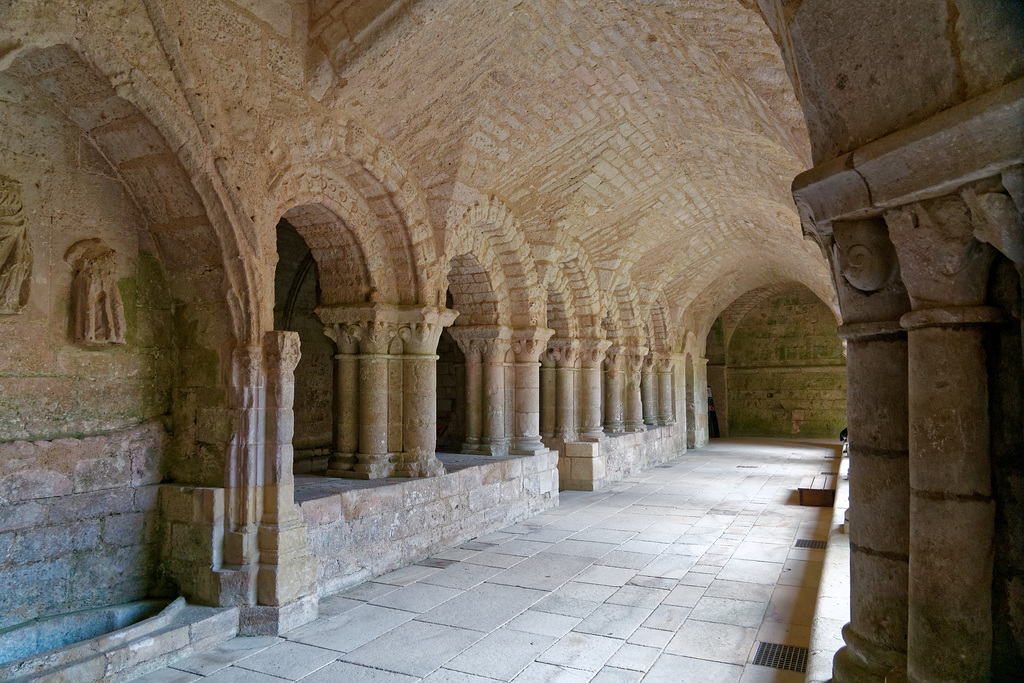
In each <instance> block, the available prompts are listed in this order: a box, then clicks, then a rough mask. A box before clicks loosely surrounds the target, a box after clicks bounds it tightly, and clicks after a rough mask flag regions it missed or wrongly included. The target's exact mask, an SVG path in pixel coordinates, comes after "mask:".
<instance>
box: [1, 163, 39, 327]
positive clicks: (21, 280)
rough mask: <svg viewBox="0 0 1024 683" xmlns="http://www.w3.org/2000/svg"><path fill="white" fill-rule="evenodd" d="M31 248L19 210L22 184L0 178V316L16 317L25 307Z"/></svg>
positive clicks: (23, 218)
mask: <svg viewBox="0 0 1024 683" xmlns="http://www.w3.org/2000/svg"><path fill="white" fill-rule="evenodd" d="M31 275H32V246H31V245H30V244H29V241H28V228H27V227H26V225H25V214H24V212H23V210H22V206H21V184H20V183H19V182H18V181H16V180H14V179H12V178H8V177H6V176H2V175H0V315H15V314H18V313H21V309H23V308H24V307H25V305H26V304H27V303H28V295H29V286H30V284H31V280H32V278H31Z"/></svg>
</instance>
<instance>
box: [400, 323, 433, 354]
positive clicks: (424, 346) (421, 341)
mask: <svg viewBox="0 0 1024 683" xmlns="http://www.w3.org/2000/svg"><path fill="white" fill-rule="evenodd" d="M442 330H444V327H442V326H441V325H439V324H437V323H430V322H419V323H406V324H405V325H400V326H399V327H398V329H397V333H398V336H399V338H401V340H402V342H403V344H404V350H405V353H406V354H410V355H416V356H430V355H433V354H434V353H435V352H436V351H437V342H438V340H439V339H440V338H441V331H442Z"/></svg>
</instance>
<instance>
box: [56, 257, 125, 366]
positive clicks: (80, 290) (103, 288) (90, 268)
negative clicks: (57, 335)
mask: <svg viewBox="0 0 1024 683" xmlns="http://www.w3.org/2000/svg"><path fill="white" fill-rule="evenodd" d="M64 260H65V261H67V262H68V265H70V266H71V267H72V268H73V269H74V270H75V279H74V281H73V282H72V284H71V299H72V303H71V306H72V309H71V310H72V319H73V324H74V338H75V343H77V344H81V345H83V346H103V345H106V344H124V343H125V328H126V325H125V319H124V303H123V302H122V301H121V292H120V291H118V289H117V281H116V280H115V279H114V268H115V266H116V263H117V252H116V251H114V250H113V249H111V248H110V247H108V246H107V245H106V244H104V243H103V241H102V240H98V239H88V240H81V241H80V242H75V243H74V244H73V245H71V248H70V249H68V251H67V253H66V254H64Z"/></svg>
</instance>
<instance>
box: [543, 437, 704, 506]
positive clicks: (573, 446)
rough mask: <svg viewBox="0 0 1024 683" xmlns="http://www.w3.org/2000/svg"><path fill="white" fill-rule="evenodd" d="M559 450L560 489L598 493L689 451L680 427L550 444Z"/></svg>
mask: <svg viewBox="0 0 1024 683" xmlns="http://www.w3.org/2000/svg"><path fill="white" fill-rule="evenodd" d="M549 445H552V446H557V447H558V450H559V460H558V475H559V485H560V488H561V489H562V490H563V491H564V490H571V491H597V490H599V489H601V488H603V487H605V486H607V485H608V484H611V483H613V482H616V481H619V480H621V479H625V478H626V477H628V476H631V475H632V474H635V473H636V472H641V471H643V470H645V469H647V468H649V467H653V466H655V465H658V464H660V463H663V462H665V461H667V460H671V459H672V458H674V457H676V456H678V455H681V454H683V453H685V452H686V429H685V428H684V427H682V426H680V425H673V426H671V427H654V428H652V429H647V430H646V431H643V432H626V433H624V434H613V435H607V436H605V437H604V438H602V439H601V440H600V441H579V442H570V443H561V442H559V443H557V444H554V443H553V444H549Z"/></svg>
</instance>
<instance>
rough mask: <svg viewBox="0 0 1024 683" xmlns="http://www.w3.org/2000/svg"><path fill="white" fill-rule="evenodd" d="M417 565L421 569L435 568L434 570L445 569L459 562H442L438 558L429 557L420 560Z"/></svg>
mask: <svg viewBox="0 0 1024 683" xmlns="http://www.w3.org/2000/svg"><path fill="white" fill-rule="evenodd" d="M416 564H418V565H419V566H421V567H433V568H434V569H445V568H447V567H450V566H452V565H453V564H458V562H457V561H456V560H442V559H440V558H438V557H428V558H427V559H425V560H420V561H419V562H417V563H416Z"/></svg>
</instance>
